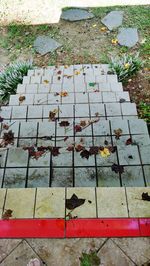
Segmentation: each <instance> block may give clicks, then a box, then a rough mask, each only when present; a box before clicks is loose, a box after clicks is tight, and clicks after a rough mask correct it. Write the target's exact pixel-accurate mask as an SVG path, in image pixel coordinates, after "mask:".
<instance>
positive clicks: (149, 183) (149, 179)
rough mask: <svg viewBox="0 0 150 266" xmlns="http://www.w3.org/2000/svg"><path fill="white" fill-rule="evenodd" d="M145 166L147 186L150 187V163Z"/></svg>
mask: <svg viewBox="0 0 150 266" xmlns="http://www.w3.org/2000/svg"><path fill="white" fill-rule="evenodd" d="M143 168H144V173H145V179H146V183H147V186H148V187H150V165H145V166H144V167H143Z"/></svg>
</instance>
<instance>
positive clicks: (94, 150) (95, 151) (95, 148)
mask: <svg viewBox="0 0 150 266" xmlns="http://www.w3.org/2000/svg"><path fill="white" fill-rule="evenodd" d="M89 153H90V155H93V154H98V153H99V147H98V146H92V147H90V149H89Z"/></svg>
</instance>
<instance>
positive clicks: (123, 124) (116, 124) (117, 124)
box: [111, 118, 129, 135]
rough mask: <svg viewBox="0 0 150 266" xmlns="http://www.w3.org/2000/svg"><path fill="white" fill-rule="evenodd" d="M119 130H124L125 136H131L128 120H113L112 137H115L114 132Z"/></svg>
mask: <svg viewBox="0 0 150 266" xmlns="http://www.w3.org/2000/svg"><path fill="white" fill-rule="evenodd" d="M119 128H120V129H121V130H122V134H123V135H124V134H129V127H128V121H127V120H126V119H120V118H117V120H112V121H111V131H112V135H115V132H114V130H117V129H119Z"/></svg>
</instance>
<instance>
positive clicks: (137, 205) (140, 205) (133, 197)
mask: <svg viewBox="0 0 150 266" xmlns="http://www.w3.org/2000/svg"><path fill="white" fill-rule="evenodd" d="M143 192H144V193H146V192H148V194H150V188H145V187H141V188H138V187H134V188H126V193H127V201H128V209H129V217H143V218H144V217H150V208H149V202H148V201H145V200H142V193H143Z"/></svg>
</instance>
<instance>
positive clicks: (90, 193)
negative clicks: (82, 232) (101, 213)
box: [66, 187, 96, 218]
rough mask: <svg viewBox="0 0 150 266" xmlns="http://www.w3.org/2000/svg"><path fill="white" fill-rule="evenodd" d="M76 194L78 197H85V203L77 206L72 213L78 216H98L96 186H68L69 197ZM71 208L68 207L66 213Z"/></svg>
mask: <svg viewBox="0 0 150 266" xmlns="http://www.w3.org/2000/svg"><path fill="white" fill-rule="evenodd" d="M73 194H75V195H76V196H77V197H78V198H82V199H85V203H84V204H83V205H81V206H79V207H77V208H75V209H74V210H73V211H72V212H71V214H72V215H73V216H77V217H78V218H96V202H95V188H89V187H88V188H85V187H84V188H83V187H82V188H77V187H76V188H67V199H70V198H71V197H72V195H73ZM68 213H70V210H68V209H66V215H68Z"/></svg>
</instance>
